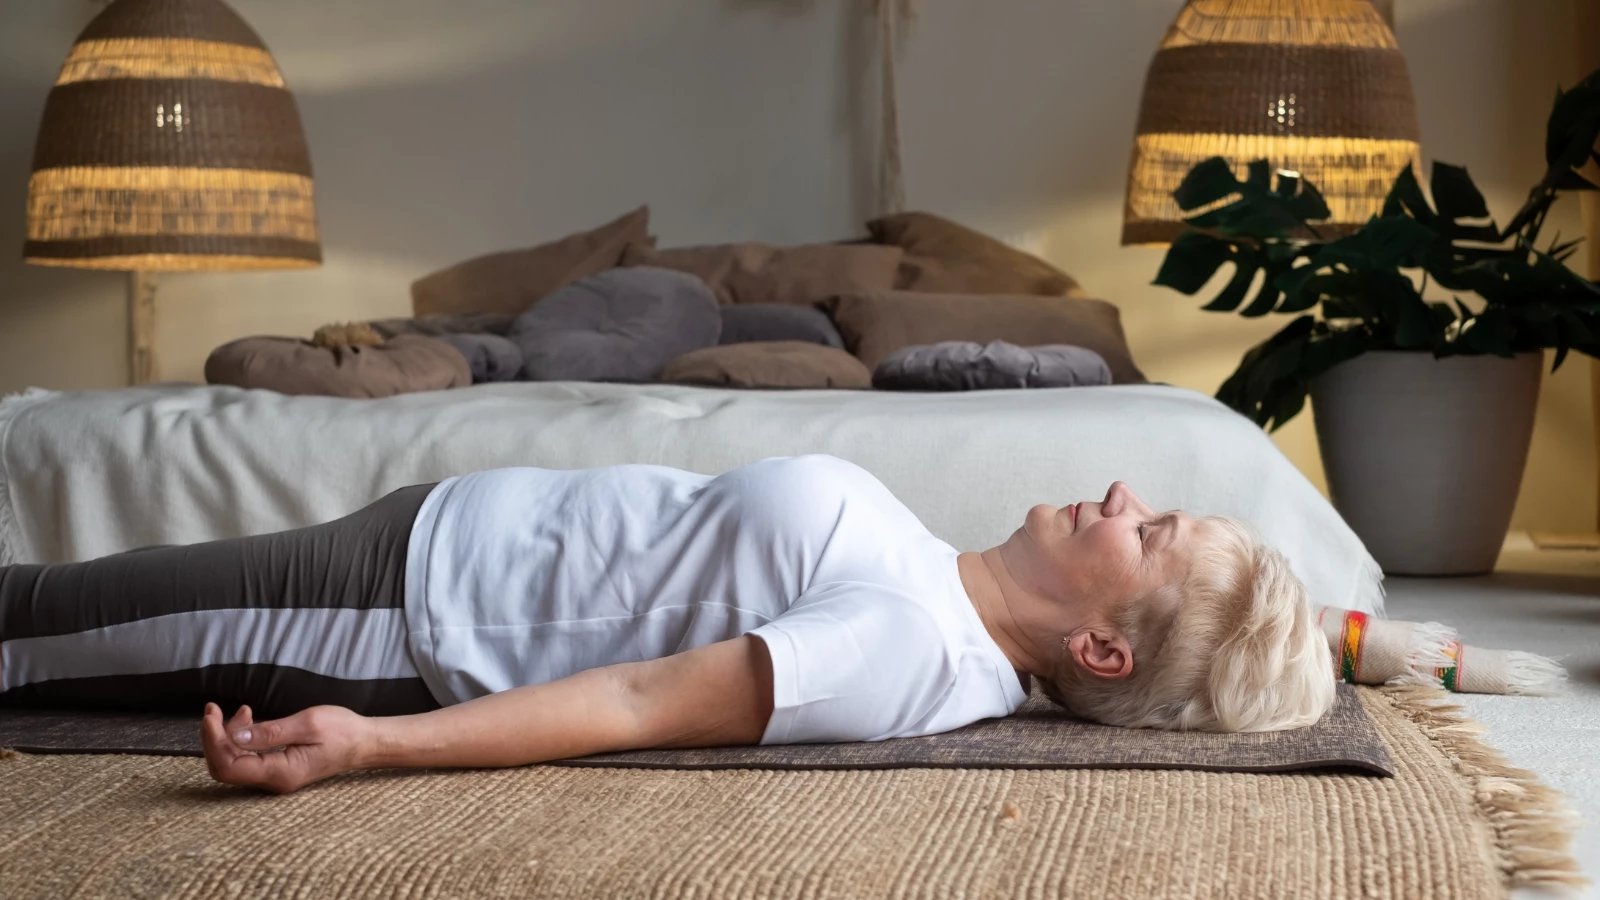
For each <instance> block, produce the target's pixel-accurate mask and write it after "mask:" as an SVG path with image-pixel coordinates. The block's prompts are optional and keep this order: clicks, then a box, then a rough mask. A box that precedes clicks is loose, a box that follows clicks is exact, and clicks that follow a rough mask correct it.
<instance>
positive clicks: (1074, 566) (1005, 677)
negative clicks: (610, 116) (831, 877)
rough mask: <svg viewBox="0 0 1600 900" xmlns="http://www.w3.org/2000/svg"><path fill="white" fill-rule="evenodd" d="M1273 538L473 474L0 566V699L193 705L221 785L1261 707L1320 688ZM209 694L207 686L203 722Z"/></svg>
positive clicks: (1077, 508)
mask: <svg viewBox="0 0 1600 900" xmlns="http://www.w3.org/2000/svg"><path fill="white" fill-rule="evenodd" d="M1331 673H1332V661H1331V658H1330V656H1329V651H1328V647H1327V644H1326V641H1325V639H1324V637H1323V635H1322V634H1321V632H1320V631H1319V630H1318V626H1317V624H1316V622H1315V621H1314V619H1313V617H1312V613H1311V610H1310V607H1309V606H1308V604H1307V602H1306V597H1305V591H1304V588H1303V587H1302V586H1301V584H1300V582H1299V581H1298V580H1297V579H1296V578H1295V576H1294V575H1293V574H1291V573H1290V571H1289V566H1288V564H1287V563H1286V561H1285V560H1284V558H1283V557H1282V556H1281V555H1279V554H1278V553H1277V552H1276V551H1273V550H1270V549H1268V548H1267V547H1265V546H1263V545H1262V544H1261V543H1259V542H1258V541H1257V540H1256V539H1255V538H1254V537H1252V536H1251V534H1250V533H1249V532H1248V531H1247V530H1246V529H1245V528H1244V527H1243V526H1241V525H1240V524H1239V523H1237V522H1235V521H1232V520H1230V519H1225V518H1203V519H1196V518H1193V517H1191V516H1189V515H1186V514H1184V513H1181V512H1168V513H1158V512H1155V511H1154V510H1152V509H1150V508H1149V507H1147V506H1145V505H1144V503H1143V502H1142V501H1140V499H1139V498H1138V497H1137V496H1135V495H1134V493H1133V491H1131V490H1129V489H1128V487H1127V486H1126V485H1124V484H1122V483H1120V482H1118V483H1116V484H1113V485H1112V486H1111V489H1110V490H1109V491H1108V492H1107V493H1106V496H1105V499H1104V500H1103V501H1102V502H1099V503H1094V502H1083V503H1075V504H1072V505H1070V506H1066V507H1061V508H1056V507H1053V506H1036V507H1034V508H1033V509H1031V510H1029V511H1028V514H1027V517H1026V519H1025V520H1024V522H1023V523H1022V527H1021V528H1019V529H1017V531H1016V532H1015V533H1014V534H1012V535H1011V537H1010V538H1008V539H1007V540H1006V542H1005V543H1003V544H1001V545H1000V546H998V547H994V548H992V549H990V550H986V551H984V552H982V553H958V552H956V551H955V550H954V549H953V548H952V547H950V546H949V545H948V544H946V543H944V542H943V541H941V540H939V539H938V538H936V537H934V536H933V535H932V534H930V533H929V532H928V530H927V529H926V528H924V527H923V525H922V523H921V522H919V521H918V520H917V518H916V517H915V516H914V515H912V513H911V512H910V511H909V510H908V509H906V507H905V506H904V505H903V504H901V503H900V501H898V500H896V499H895V498H894V496H893V495H892V494H890V493H889V491H888V489H887V488H885V487H884V486H883V485H882V484H881V483H880V482H878V480H877V479H875V478H873V477H872V476H871V475H870V474H868V473H867V472H866V471H864V470H862V469H860V468H858V467H857V466H854V465H852V464H850V463H847V462H844V461H842V460H839V459H835V458H833V457H828V456H805V457H797V458H789V459H769V460H764V461H762V462H758V463H755V464H753V465H749V466H745V467H743V468H740V469H735V470H733V471H731V472H728V473H726V474H724V475H721V476H718V477H715V478H712V477H708V476H704V475H696V474H692V473H689V472H683V471H678V470H675V469H669V468H663V467H658V466H613V467H608V468H598V469H586V470H577V471H550V470H544V469H527V468H524V469H501V470H495V471H487V472H480V473H476V474H472V475H465V476H462V477H459V478H451V479H449V480H447V481H444V482H441V483H439V484H438V485H424V486H418V487H410V488H404V489H402V490H399V491H396V492H394V493H392V494H390V495H388V496H387V497H384V498H383V499H382V500H379V501H378V502H377V503H374V504H373V505H371V506H369V507H367V508H366V509H364V510H361V511H360V512H357V513H355V514H353V515H351V516H348V517H346V518H343V519H339V520H338V521H335V522H331V523H328V524H325V525H318V526H315V527H311V528H302V529H298V530H294V531H286V532H281V533H278V534H268V535H261V536H257V537H248V538H240V539H235V540H224V541H214V542H210V543H204V544H196V545H192V546H186V547H157V548H148V549H143V550H135V551H131V552H128V553H122V554H118V555H115V556H109V557H105V558H102V559H97V560H93V561H90V562H83V563H72V564H67V565H51V566H34V565H18V566H11V567H8V568H3V569H0V704H4V705H11V706H40V707H54V708H64V707H99V708H116V709H137V710H179V711H187V710H192V709H198V708H200V705H201V704H202V703H204V704H205V705H204V709H205V718H204V722H203V724H202V727H201V737H202V740H203V743H204V747H205V755H206V762H207V764H208V765H209V767H210V770H211V774H212V776H213V777H215V778H216V779H217V780H218V781H222V782H226V783H229V784H238V785H254V786H259V787H262V788H266V789H268V790H271V791H279V792H287V791H293V790H296V789H298V788H300V787H302V786H304V785H307V784H310V783H311V782H313V781H317V780H319V779H323V778H327V777H329V776H332V775H337V774H339V773H341V772H347V771H351V770H354V769H367V768H379V767H384V768H388V767H408V766H416V767H460V766H518V765H524V764H528V763H536V762H541V761H544V760H553V759H560V758H565V757H573V756H583V755H586V754H590V753H599V752H604V751H612V750H627V749H637V748H646V747H706V746H717V745H736V744H756V743H763V744H783V743H798V742H809V741H876V740H882V739H884V738H894V737H907V736H913V735H925V734H932V733H935V732H941V731H948V730H950V729H953V728H957V727H960V726H962V725H966V724H967V723H969V722H974V721H977V720H979V719H984V718H989V717H993V716H1004V715H1007V714H1009V713H1012V712H1014V711H1015V710H1016V709H1017V708H1018V707H1019V706H1021V705H1022V702H1023V700H1024V699H1025V698H1026V697H1027V693H1028V686H1029V679H1030V677H1032V678H1038V679H1039V681H1040V685H1041V687H1042V688H1043V690H1044V691H1045V692H1046V693H1048V694H1049V695H1050V696H1051V697H1052V698H1054V699H1055V700H1056V701H1057V702H1059V703H1060V704H1061V705H1062V706H1065V707H1066V708H1067V709H1069V710H1071V711H1072V712H1074V713H1077V714H1079V715H1081V716H1085V717H1087V718H1090V719H1095V720H1098V721H1100V722H1104V723H1107V724H1112V725H1126V726H1130V727H1147V728H1179V729H1198V730H1207V731H1266V730H1274V729H1284V728H1294V727H1298V726H1302V725H1308V724H1310V723H1312V722H1314V721H1316V720H1317V719H1318V718H1319V717H1320V716H1321V715H1322V714H1323V713H1324V712H1326V711H1327V709H1328V708H1329V706H1330V705H1332V703H1333V696H1334V681H1333V678H1332V674H1331ZM223 709H236V711H235V712H233V714H232V717H231V718H229V719H227V720H226V721H225V720H224V717H223Z"/></svg>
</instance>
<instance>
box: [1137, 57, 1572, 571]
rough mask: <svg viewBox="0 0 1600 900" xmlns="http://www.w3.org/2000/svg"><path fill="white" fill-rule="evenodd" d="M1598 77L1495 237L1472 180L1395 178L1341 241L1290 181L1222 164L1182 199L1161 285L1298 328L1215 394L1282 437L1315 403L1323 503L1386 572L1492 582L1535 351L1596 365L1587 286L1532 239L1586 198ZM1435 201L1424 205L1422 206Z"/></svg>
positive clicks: (1562, 116) (1515, 479)
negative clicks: (1219, 279) (1558, 204)
mask: <svg viewBox="0 0 1600 900" xmlns="http://www.w3.org/2000/svg"><path fill="white" fill-rule="evenodd" d="M1597 137H1600V72H1597V73H1595V74H1592V75H1590V76H1589V77H1588V78H1586V79H1584V80H1583V81H1582V82H1581V83H1579V84H1578V85H1577V86H1576V87H1574V88H1572V89H1571V90H1569V91H1558V92H1557V94H1556V102H1555V108H1554V109H1553V111H1552V112H1551V114H1550V120H1549V125H1548V127H1547V129H1546V135H1545V162H1546V170H1545V173H1544V176H1543V177H1542V178H1541V179H1540V180H1539V182H1538V183H1537V184H1535V185H1534V187H1533V189H1532V190H1531V191H1529V194H1528V198H1527V200H1526V202H1524V203H1523V205H1522V208H1521V209H1519V210H1517V212H1516V213H1515V214H1514V215H1513V216H1512V217H1511V218H1510V220H1509V221H1507V223H1506V224H1505V226H1504V227H1501V226H1499V225H1498V224H1497V223H1496V222H1495V220H1494V219H1493V218H1492V217H1491V216H1490V213H1489V208H1488V204H1487V203H1485V202H1484V198H1483V194H1482V193H1481V192H1480V191H1479V190H1478V188H1477V186H1476V185H1474V184H1473V181H1472V178H1471V177H1470V176H1469V175H1468V174H1467V170H1466V169H1464V168H1461V167H1459V166H1452V165H1449V164H1446V163H1440V162H1435V163H1434V165H1433V172H1432V177H1431V178H1430V179H1429V188H1430V190H1429V191H1428V192H1426V193H1425V192H1424V191H1423V189H1422V185H1421V183H1420V182H1419V180H1418V176H1417V173H1416V172H1415V171H1413V169H1412V168H1411V167H1409V166H1408V167H1407V168H1406V169H1405V170H1404V171H1403V172H1401V173H1400V175H1399V177H1398V178H1396V180H1395V182H1394V185H1393V187H1392V188H1391V189H1390V191H1389V194H1388V197H1387V199H1386V200H1385V202H1384V205H1383V209H1382V212H1381V213H1380V214H1379V215H1376V216H1373V217H1372V218H1371V219H1369V220H1368V221H1367V223H1366V224H1365V225H1362V226H1361V227H1360V228H1358V229H1356V230H1355V231H1354V232H1353V233H1347V234H1333V233H1329V232H1328V231H1327V230H1326V229H1325V228H1323V227H1320V226H1319V225H1318V222H1319V221H1322V220H1324V219H1326V218H1328V215H1329V213H1328V205H1327V203H1326V202H1325V201H1324V200H1323V197H1322V195H1321V194H1320V193H1319V192H1318V191H1317V189H1316V186H1315V185H1313V184H1311V183H1309V182H1307V181H1305V180H1304V179H1302V178H1300V177H1299V176H1298V175H1296V174H1295V173H1292V172H1283V171H1278V172H1274V171H1273V170H1272V168H1271V166H1270V165H1269V164H1268V163H1267V162H1266V161H1265V160H1257V161H1255V162H1253V163H1250V164H1249V166H1248V167H1247V169H1246V175H1245V177H1244V178H1243V179H1240V178H1239V177H1238V176H1237V175H1236V173H1235V172H1234V170H1233V168H1232V166H1230V165H1229V164H1228V163H1227V162H1226V161H1224V160H1222V159H1220V158H1216V159H1210V160H1207V161H1205V162H1203V163H1201V164H1200V165H1198V166H1196V167H1195V168H1194V169H1193V170H1192V171H1190V172H1189V174H1188V176H1187V177H1186V178H1184V180H1183V182H1182V183H1181V184H1180V185H1179V187H1178V189H1177V191H1176V194H1175V196H1176V199H1177V201H1178V203H1179V205H1180V207H1181V208H1182V209H1183V210H1185V212H1186V213H1189V216H1188V218H1186V219H1185V221H1186V222H1187V223H1188V224H1189V225H1190V226H1191V230H1189V231H1188V232H1186V233H1185V234H1183V235H1182V236H1180V237H1179V238H1178V239H1177V240H1176V241H1174V242H1173V244H1172V247H1171V248H1170V249H1169V250H1168V252H1167V256H1166V259H1165V260H1164V261H1163V263H1162V265H1161V271H1160V273H1159V274H1158V275H1157V276H1156V283H1157V284H1161V285H1166V286H1168V287H1171V288H1173V289H1175V290H1178V291H1180V292H1182V293H1184V294H1189V295H1193V294H1196V293H1198V292H1200V291H1201V290H1203V289H1204V288H1205V287H1206V285H1208V284H1210V283H1211V282H1212V280H1213V278H1214V277H1215V276H1216V275H1217V273H1218V272H1219V271H1221V270H1223V269H1224V268H1229V273H1228V276H1227V279H1226V283H1225V284H1224V286H1223V287H1222V288H1221V290H1220V291H1218V292H1217V293H1216V294H1215V296H1213V297H1212V298H1211V299H1210V301H1209V302H1207V303H1206V304H1205V307H1204V308H1205V309H1208V310H1214V311H1218V312H1234V311H1237V312H1238V313H1239V314H1240V315H1244V316H1265V315H1269V314H1283V315H1292V316H1294V319H1293V320H1292V321H1290V322H1289V324H1288V325H1286V326H1285V327H1284V328H1283V329H1282V330H1280V331H1278V333H1276V334H1274V335H1273V336H1272V337H1270V338H1268V339H1267V340H1265V341H1263V342H1261V343H1260V344H1258V345H1257V346H1255V347H1253V348H1251V349H1250V350H1249V351H1248V352H1246V353H1245V355H1244V358H1243V359H1242V360H1240V362H1239V367H1238V369H1237V370H1236V371H1234V373H1233V374H1232V375H1231V376H1230V377H1229V378H1228V379H1227V380H1226V381H1225V382H1223V384H1222V387H1221V388H1220V389H1219V390H1218V391H1217V399H1219V400H1221V401H1222V402H1223V403H1225V404H1227V405H1228V406H1230V407H1232V408H1233V409H1235V410H1237V411H1239V412H1240V413H1243V414H1244V415H1246V416H1248V417H1249V418H1250V419H1251V420H1252V421H1254V422H1255V423H1256V424H1257V425H1260V426H1262V427H1265V428H1268V429H1277V428H1279V427H1281V426H1282V425H1283V424H1284V423H1285V422H1287V421H1289V420H1290V419H1291V418H1293V417H1294V416H1295V415H1296V414H1298V413H1299V412H1300V411H1301V409H1302V408H1304V406H1305V405H1306V399H1307V397H1308V395H1309V396H1310V397H1311V399H1312V407H1313V412H1314V418H1315V420H1316V428H1317V440H1318V442H1319V444H1320V445H1321V449H1322V460H1323V468H1324V471H1325V472H1326V474H1327V480H1328V489H1329V494H1330V495H1331V497H1332V499H1333V502H1334V504H1335V506H1337V507H1338V508H1339V511H1340V512H1341V513H1343V514H1344V516H1345V519H1346V521H1348V522H1349V523H1350V525H1351V527H1352V528H1354V529H1355V531H1356V533H1357V534H1359V535H1360V536H1361V537H1362V539H1363V540H1364V541H1365V542H1366V544H1367V547H1368V549H1369V550H1371V551H1372V552H1373V555H1374V556H1375V557H1376V558H1377V559H1378V562H1379V563H1380V564H1382V565H1383V567H1384V569H1385V570H1386V571H1389V572H1396V573H1405V574H1424V575H1431V574H1465V573H1471V572H1483V571H1489V570H1491V569H1492V568H1493V567H1494V564H1495V560H1496V557H1497V556H1498V554H1499V551H1500V547H1501V543H1502V541H1503V540H1504V537H1505V531H1506V527H1507V526H1508V524H1509V522H1510V519H1511V511H1512V508H1513V507H1514V505H1515V502H1516V498H1517V492H1518V488H1519V486H1520V483H1521V478H1522V471H1523V468H1524V466H1525V464H1526V461H1527V455H1528V445H1529V442H1530V439H1531V436H1532V433H1533V417H1534V409H1535V407H1536V405H1537V400H1538V393H1539V381H1540V373H1541V368H1542V361H1543V358H1544V351H1546V350H1551V349H1553V350H1554V353H1553V354H1552V360H1553V363H1554V367H1559V366H1560V365H1561V364H1562V362H1563V361H1565V360H1566V358H1567V356H1568V354H1569V353H1570V352H1571V351H1573V350H1577V351H1579V352H1581V353H1586V354H1588V355H1590V356H1600V287H1597V286H1596V284H1595V283H1594V282H1592V281H1590V280H1589V279H1587V278H1584V277H1583V276H1581V275H1579V274H1578V273H1576V272H1574V271H1573V270H1572V269H1570V268H1568V267H1567V265H1566V261H1567V260H1568V258H1569V257H1571V255H1572V254H1573V252H1574V251H1575V250H1576V248H1577V241H1575V240H1566V241H1564V240H1562V239H1561V237H1560V236H1559V235H1557V236H1555V237H1554V238H1552V239H1550V240H1548V241H1544V240H1543V239H1542V238H1543V235H1542V231H1543V230H1544V225H1545V219H1546V217H1547V215H1548V214H1549V211H1550V207H1551V205H1552V204H1553V203H1555V201H1556V199H1557V198H1558V197H1559V196H1560V194H1561V193H1562V192H1564V191H1568V190H1592V189H1594V188H1596V187H1597V185H1600V174H1597V173H1600V168H1597V163H1600V157H1597V155H1596V152H1595V141H1596V138H1597ZM1429 194H1431V195H1432V196H1431V199H1430V197H1429Z"/></svg>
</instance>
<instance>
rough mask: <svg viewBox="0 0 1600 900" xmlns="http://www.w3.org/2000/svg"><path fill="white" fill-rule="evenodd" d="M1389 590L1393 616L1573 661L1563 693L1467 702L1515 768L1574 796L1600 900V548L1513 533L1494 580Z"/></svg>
mask: <svg viewBox="0 0 1600 900" xmlns="http://www.w3.org/2000/svg"><path fill="white" fill-rule="evenodd" d="M1387 587H1388V611H1389V616H1390V617H1391V618H1395V619H1411V620H1419V621H1427V620H1435V621H1440V622H1444V623H1445V624H1448V625H1452V626H1454V627H1455V628H1456V629H1457V630H1458V631H1459V632H1460V633H1461V635H1462V637H1463V638H1464V639H1465V640H1466V642H1467V643H1469V644H1477V645H1480V646H1484V647H1504V648H1509V649H1515V650H1528V651H1532V652H1535V653H1543V654H1545V655H1548V656H1555V657H1562V658H1563V659H1562V662H1563V663H1564V664H1565V665H1566V667H1567V671H1568V673H1569V676H1570V679H1571V681H1570V685H1569V687H1568V688H1567V690H1566V692H1565V693H1564V694H1562V695H1561V696H1557V697H1492V696H1480V695H1470V694H1463V695H1461V699H1462V702H1463V705H1464V706H1465V708H1466V710H1467V712H1468V713H1469V714H1470V715H1471V716H1472V717H1473V718H1474V719H1477V720H1478V721H1479V722H1482V723H1483V724H1484V725H1486V726H1488V728H1489V733H1488V740H1489V742H1490V743H1491V744H1493V745H1494V746H1496V747H1498V748H1499V749H1500V750H1501V752H1503V753H1505V754H1506V755H1507V756H1508V757H1510V759H1511V761H1512V763H1514V764H1516V765H1520V766H1523V767H1525V768H1528V769H1532V770H1533V771H1535V772H1538V773H1539V775H1540V776H1542V777H1543V778H1544V780H1545V782H1546V783H1548V784H1550V785H1551V786H1553V787H1555V788H1557V789H1559V790H1561V791H1563V792H1565V793H1566V794H1567V796H1568V797H1569V798H1571V801H1572V806H1573V808H1574V809H1575V810H1576V811H1577V812H1578V814H1579V815H1580V816H1582V817H1583V819H1584V820H1585V821H1584V823H1583V825H1582V826H1581V829H1580V831H1579V832H1578V837H1577V840H1576V841H1575V842H1574V844H1573V852H1574V854H1575V855H1576V856H1577V857H1578V859H1579V861H1580V862H1581V863H1582V864H1583V868H1584V874H1586V875H1587V876H1588V877H1589V879H1590V881H1591V882H1593V883H1592V884H1590V885H1589V887H1588V888H1586V889H1584V890H1583V891H1580V892H1579V893H1578V894H1577V896H1580V897H1583V898H1589V900H1600V552H1597V551H1584V550H1559V551H1557V550H1542V551H1541V550H1537V549H1535V548H1534V546H1533V544H1532V542H1531V541H1529V540H1528V539H1527V538H1526V537H1525V536H1523V535H1512V537H1511V538H1510V539H1509V540H1508V541H1507V542H1506V549H1505V551H1504V552H1503V553H1502V554H1501V557H1500V564H1499V566H1498V567H1497V569H1496V572H1495V574H1493V575H1489V576H1486V577H1482V578H1434V579H1428V578H1391V579H1389V580H1388V582H1387ZM1526 896H1530V897H1535V896H1544V895H1541V894H1527V895H1526Z"/></svg>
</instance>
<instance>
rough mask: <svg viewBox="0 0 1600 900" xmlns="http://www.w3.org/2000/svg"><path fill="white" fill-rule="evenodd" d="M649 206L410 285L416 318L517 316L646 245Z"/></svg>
mask: <svg viewBox="0 0 1600 900" xmlns="http://www.w3.org/2000/svg"><path fill="white" fill-rule="evenodd" d="M649 227H650V208H649V207H647V206H641V207H639V208H638V209H636V210H634V211H633V212H631V213H628V214H627V215H625V216H623V217H622V218H620V219H617V220H615V221H612V222H607V223H606V224H604V225H601V226H600V227H599V228H596V229H594V230H592V231H580V232H578V233H577V234H572V235H568V236H567V237H564V238H562V239H561V240H559V241H555V242H552V243H549V244H541V245H539V246H537V247H532V248H529V249H527V250H508V251H505V252H503V253H491V254H489V255H487V256H479V257H477V258H475V259H469V260H467V261H466V262H461V263H456V264H455V265H453V266H450V267H449V268H447V269H441V270H439V271H438V272H434V273H433V274H432V275H428V276H426V277H424V278H421V279H419V280H418V281H416V282H414V283H413V284H412V285H411V308H412V311H413V312H414V313H415V314H416V315H417V316H418V317H419V318H420V317H422V316H431V315H437V314H441V313H467V312H480V313H503V314H506V315H513V316H514V315H517V314H518V313H521V312H522V311H523V310H525V309H527V308H528V307H530V306H532V305H533V304H534V303H536V302H538V300H539V298H541V297H543V296H545V295H546V294H549V293H550V292H551V291H553V290H555V289H556V288H559V287H561V286H562V285H565V284H570V283H571V282H574V281H577V280H578V279H579V278H583V277H585V276H587V275H593V274H594V273H596V272H601V271H604V270H606V269H609V268H611V267H612V266H615V265H617V264H618V263H620V262H621V261H622V251H623V249H624V248H626V247H627V246H628V245H629V244H648V243H651V242H652V241H653V238H651V237H650V235H649Z"/></svg>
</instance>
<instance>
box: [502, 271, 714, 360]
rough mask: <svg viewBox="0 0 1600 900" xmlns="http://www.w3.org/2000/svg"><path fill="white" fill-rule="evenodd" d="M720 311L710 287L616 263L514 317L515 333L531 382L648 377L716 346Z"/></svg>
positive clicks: (673, 274)
mask: <svg viewBox="0 0 1600 900" xmlns="http://www.w3.org/2000/svg"><path fill="white" fill-rule="evenodd" d="M721 334H722V317H721V316H719V315H718V313H717V299H716V298H715V297H713V296H712V295H711V289H710V288H708V287H706V285H705V283H704V282H702V281H701V280H700V279H698V278H695V277H694V276H693V275H686V274H684V273H682V272H673V271H670V270H667V269H656V268H635V269H611V270H609V271H605V272H601V273H600V274H598V275H591V276H589V277H588V278H584V279H582V280H581V281H575V282H573V283H572V284H569V285H567V286H566V287H564V288H561V289H560V290H558V291H556V292H555V293H553V294H551V295H550V296H548V297H546V298H544V299H543V300H540V301H539V302H538V303H536V304H534V305H533V308H532V309H530V310H528V311H527V312H525V313H523V314H522V315H520V316H518V317H517V321H516V322H515V323H513V324H512V326H511V339H512V340H513V341H515V342H516V343H517V346H519V347H521V348H522V377H524V378H527V379H529V380H532V381H650V380H653V379H654V378H655V376H656V373H657V372H659V371H661V367H662V366H664V365H666V364H667V363H668V362H670V361H672V360H673V359H674V358H676V357H679V356H682V355H683V354H685V353H688V352H689V351H691V350H699V349H700V348H702V347H711V346H714V345H715V344H716V343H717V338H718V336H720V335H721Z"/></svg>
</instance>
